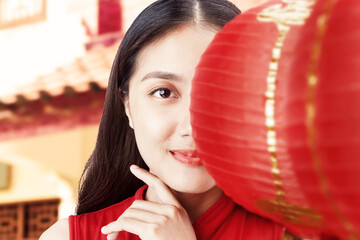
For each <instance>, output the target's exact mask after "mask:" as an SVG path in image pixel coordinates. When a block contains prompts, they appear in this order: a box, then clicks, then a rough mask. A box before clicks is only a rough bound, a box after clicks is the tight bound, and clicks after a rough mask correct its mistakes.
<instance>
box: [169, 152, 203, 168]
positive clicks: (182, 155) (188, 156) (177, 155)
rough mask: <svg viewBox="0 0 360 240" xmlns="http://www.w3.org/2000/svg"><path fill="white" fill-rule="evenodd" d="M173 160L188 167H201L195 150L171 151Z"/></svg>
mask: <svg viewBox="0 0 360 240" xmlns="http://www.w3.org/2000/svg"><path fill="white" fill-rule="evenodd" d="M170 153H171V155H172V156H173V158H174V159H175V160H177V161H179V162H181V163H183V164H185V165H188V166H194V167H195V166H201V165H202V162H201V159H200V156H199V154H198V152H197V151H195V150H172V151H170Z"/></svg>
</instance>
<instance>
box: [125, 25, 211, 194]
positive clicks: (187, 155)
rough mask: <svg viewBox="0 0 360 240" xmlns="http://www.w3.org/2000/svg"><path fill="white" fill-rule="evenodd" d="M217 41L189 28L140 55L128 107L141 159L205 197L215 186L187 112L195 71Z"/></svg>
mask: <svg viewBox="0 0 360 240" xmlns="http://www.w3.org/2000/svg"><path fill="white" fill-rule="evenodd" d="M214 35H215V32H214V31H211V30H208V29H205V28H199V27H190V26H186V27H182V28H180V29H178V30H176V31H174V32H171V33H169V34H167V35H165V36H164V37H162V38H161V39H159V40H157V41H155V42H154V43H152V44H150V45H149V46H147V47H145V48H144V49H142V51H141V52H140V53H139V55H138V58H137V63H136V70H135V72H134V74H133V76H132V77H131V79H130V84H129V96H128V98H127V99H126V101H125V108H126V113H127V116H128V118H129V122H130V126H131V127H132V128H133V129H134V132H135V138H136V141H137V145H138V148H139V151H140V154H141V156H142V157H143V159H144V161H145V162H146V164H147V165H148V166H149V168H150V171H151V172H152V173H154V174H155V175H157V176H158V177H159V178H160V179H161V180H162V181H163V182H165V183H166V184H167V185H168V186H169V187H170V188H172V189H174V190H175V191H179V192H184V193H202V192H205V191H207V190H209V189H210V188H212V187H214V186H215V183H214V180H213V178H212V177H211V176H210V175H209V174H208V173H207V172H206V170H205V168H204V166H203V165H199V161H198V160H199V158H198V157H197V156H196V154H195V152H194V150H195V143H194V139H193V137H192V130H191V125H190V112H189V106H190V91H191V81H192V79H193V77H194V72H195V67H196V65H197V64H198V62H199V60H200V57H201V55H202V53H203V52H204V51H205V49H206V47H207V46H208V45H209V43H210V41H211V40H212V39H213V37H214Z"/></svg>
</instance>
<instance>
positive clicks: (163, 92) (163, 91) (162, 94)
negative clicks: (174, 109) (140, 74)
mask: <svg viewBox="0 0 360 240" xmlns="http://www.w3.org/2000/svg"><path fill="white" fill-rule="evenodd" d="M150 95H152V96H154V97H157V98H173V97H176V94H175V93H174V92H173V91H171V90H170V89H168V88H158V89H155V90H154V91H152V92H151V93H150Z"/></svg>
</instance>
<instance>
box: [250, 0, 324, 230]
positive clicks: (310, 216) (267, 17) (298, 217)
mask: <svg viewBox="0 0 360 240" xmlns="http://www.w3.org/2000/svg"><path fill="white" fill-rule="evenodd" d="M283 2H284V3H287V5H285V6H283V4H275V5H272V6H269V7H268V8H266V9H264V10H263V11H262V12H260V13H259V14H258V16H257V19H258V20H259V21H262V22H274V23H275V24H276V26H277V29H278V31H279V34H278V37H277V39H276V42H275V46H274V48H273V50H272V60H271V62H270V64H269V72H268V76H267V79H266V82H267V88H266V92H265V97H266V101H265V124H266V127H267V145H268V152H269V154H270V162H271V166H272V169H271V173H272V176H273V183H274V185H275V187H276V197H275V199H260V200H258V201H257V202H256V204H257V206H258V207H259V208H260V209H262V210H263V211H265V212H267V213H270V214H271V215H273V216H277V215H279V214H280V215H281V216H279V217H280V218H281V219H282V220H284V221H287V222H293V223H296V224H301V225H311V226H318V225H319V223H320V222H321V220H322V218H321V216H319V214H317V213H316V212H315V211H314V210H313V209H310V208H308V207H304V206H297V205H294V204H291V203H288V202H287V201H286V199H285V192H284V188H283V183H282V179H281V176H280V169H279V166H278V158H277V149H276V130H275V125H276V119H275V103H276V102H275V94H276V84H277V74H278V68H279V60H280V57H281V49H282V47H283V45H284V41H285V38H286V36H287V34H288V33H289V31H290V29H291V25H303V24H304V23H305V20H306V19H307V18H308V17H309V16H310V13H311V9H310V8H309V6H312V5H313V4H314V2H313V1H302V0H284V1H283Z"/></svg>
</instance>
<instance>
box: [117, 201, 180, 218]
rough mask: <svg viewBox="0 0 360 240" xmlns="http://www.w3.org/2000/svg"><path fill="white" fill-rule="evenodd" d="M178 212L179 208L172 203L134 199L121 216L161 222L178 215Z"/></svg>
mask: <svg viewBox="0 0 360 240" xmlns="http://www.w3.org/2000/svg"><path fill="white" fill-rule="evenodd" d="M179 214H180V211H179V209H178V208H177V207H176V206H174V205H168V204H159V203H154V202H149V201H143V200H136V201H134V203H133V204H132V205H131V206H130V207H129V208H128V209H127V210H126V211H125V212H124V213H123V215H121V216H124V217H129V218H137V219H140V220H142V221H144V222H149V223H150V222H158V223H162V222H164V221H166V220H168V219H169V218H173V217H176V216H178V215H179Z"/></svg>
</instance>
